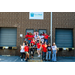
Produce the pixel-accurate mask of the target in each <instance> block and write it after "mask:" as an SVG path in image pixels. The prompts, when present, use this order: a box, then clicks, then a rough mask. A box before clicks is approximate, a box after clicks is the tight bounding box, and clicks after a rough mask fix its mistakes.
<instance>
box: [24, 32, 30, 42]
mask: <svg viewBox="0 0 75 75" xmlns="http://www.w3.org/2000/svg"><path fill="white" fill-rule="evenodd" d="M28 35H29V33H28V32H27V34H26V35H25V41H28Z"/></svg>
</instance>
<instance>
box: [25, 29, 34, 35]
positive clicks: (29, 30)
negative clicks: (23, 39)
mask: <svg viewBox="0 0 75 75" xmlns="http://www.w3.org/2000/svg"><path fill="white" fill-rule="evenodd" d="M27 32H29V33H30V32H31V33H32V34H33V33H34V30H33V29H26V34H27Z"/></svg>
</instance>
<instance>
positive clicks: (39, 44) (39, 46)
mask: <svg viewBox="0 0 75 75" xmlns="http://www.w3.org/2000/svg"><path fill="white" fill-rule="evenodd" d="M41 46H42V44H41V41H39V43H37V53H38V57H40V50H41Z"/></svg>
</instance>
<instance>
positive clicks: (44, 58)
mask: <svg viewBox="0 0 75 75" xmlns="http://www.w3.org/2000/svg"><path fill="white" fill-rule="evenodd" d="M42 60H46V52H42Z"/></svg>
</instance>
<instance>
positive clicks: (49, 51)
mask: <svg viewBox="0 0 75 75" xmlns="http://www.w3.org/2000/svg"><path fill="white" fill-rule="evenodd" d="M48 56H49V58H48ZM46 60H47V61H50V60H51V45H50V43H49V44H48V46H47V53H46Z"/></svg>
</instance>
